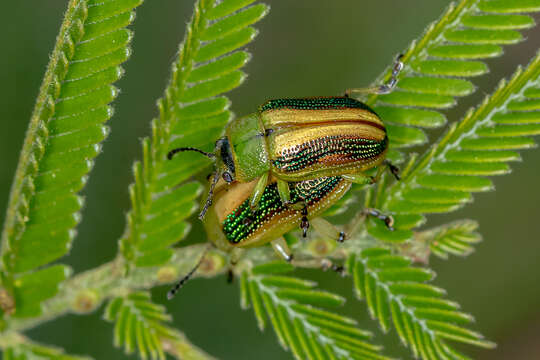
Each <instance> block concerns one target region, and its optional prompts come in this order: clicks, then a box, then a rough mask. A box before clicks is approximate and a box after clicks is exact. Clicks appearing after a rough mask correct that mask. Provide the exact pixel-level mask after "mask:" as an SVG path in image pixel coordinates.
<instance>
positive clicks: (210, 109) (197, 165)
mask: <svg viewBox="0 0 540 360" xmlns="http://www.w3.org/2000/svg"><path fill="white" fill-rule="evenodd" d="M253 2H254V0H251V1H250V0H223V1H220V2H217V1H214V0H200V1H198V2H197V3H196V4H195V12H194V15H193V18H192V20H191V22H190V23H189V24H188V27H187V33H186V37H185V39H184V41H183V43H182V45H181V46H180V51H179V57H178V59H177V61H176V62H175V63H174V65H173V68H172V79H171V82H170V84H169V86H168V87H167V89H166V90H165V95H164V97H163V98H162V99H161V100H160V101H159V103H158V106H159V111H160V115H159V117H158V118H157V119H155V120H154V121H153V122H152V139H151V140H150V139H145V140H143V160H142V163H139V162H137V163H135V165H134V167H133V172H134V174H135V183H134V184H133V185H132V186H131V187H130V195H131V201H132V207H133V210H132V211H131V212H130V214H129V216H128V231H127V232H126V235H125V236H124V238H123V239H122V240H121V244H122V254H123V255H124V257H125V258H126V259H128V260H129V261H130V262H134V263H135V264H136V265H137V266H151V265H158V264H162V263H164V262H165V261H167V260H168V259H169V258H170V256H171V255H172V252H171V249H170V246H171V245H172V244H174V243H176V242H177V241H179V240H180V239H182V238H183V237H184V236H185V235H186V233H187V232H188V230H189V228H190V226H189V224H188V223H187V222H186V221H185V219H186V218H188V217H189V216H190V215H191V214H192V213H193V212H194V211H195V210H196V209H197V204H196V198H197V197H198V195H199V194H200V192H201V191H202V189H201V186H200V185H199V184H198V183H193V182H192V183H187V184H183V185H182V186H177V185H178V184H179V183H180V182H182V181H185V180H186V179H189V178H190V177H191V176H193V175H194V174H196V173H198V172H200V171H201V170H202V169H204V168H205V167H207V166H208V164H209V163H208V161H205V160H204V159H203V158H202V157H201V156H200V155H198V154H195V155H194V154H189V153H185V154H182V155H181V156H178V157H177V158H176V159H174V160H172V161H168V160H167V158H166V154H167V152H168V151H169V150H171V149H172V148H175V147H179V146H191V147H199V148H202V149H206V150H209V151H211V150H212V146H213V144H214V142H215V140H216V139H217V138H218V137H219V135H220V134H221V131H222V129H223V127H224V125H225V124H226V122H227V121H228V120H229V119H230V118H231V112H230V111H229V110H228V108H229V100H228V99H227V98H226V97H225V96H223V95H222V94H223V93H225V92H227V91H230V90H232V89H234V88H236V87H237V86H239V85H240V84H241V83H242V82H243V81H244V78H245V74H244V73H243V72H242V71H241V70H240V68H241V67H242V66H244V65H245V64H246V62H247V61H248V60H249V58H250V55H249V53H247V52H246V51H243V50H237V49H239V48H241V47H243V46H245V45H246V44H247V43H249V42H250V41H251V40H252V39H253V38H254V37H255V35H256V33H257V32H256V30H255V29H253V28H252V27H251V26H249V25H251V24H253V23H255V22H257V21H258V20H260V19H261V18H262V17H263V16H264V15H265V14H266V13H267V10H268V8H267V6H266V5H263V4H256V5H252V6H248V5H251V4H252V3H253Z"/></svg>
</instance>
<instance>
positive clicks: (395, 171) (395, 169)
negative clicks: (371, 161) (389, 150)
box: [384, 160, 401, 181]
mask: <svg viewBox="0 0 540 360" xmlns="http://www.w3.org/2000/svg"><path fill="white" fill-rule="evenodd" d="M384 163H385V165H386V166H388V170H390V172H391V173H392V175H394V177H395V178H396V180H397V181H399V180H401V179H400V178H399V168H398V167H397V166H395V165H394V164H392V163H391V162H390V161H388V160H384Z"/></svg>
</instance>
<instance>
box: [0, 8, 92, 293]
mask: <svg viewBox="0 0 540 360" xmlns="http://www.w3.org/2000/svg"><path fill="white" fill-rule="evenodd" d="M84 5H85V1H84V0H70V2H69V4H68V8H67V11H66V14H65V16H64V20H63V21H62V25H61V28H60V33H59V34H58V37H57V38H56V44H55V46H54V50H53V52H52V55H51V57H50V60H49V64H48V65H47V70H46V72H45V76H44V77H43V82H42V83H41V86H40V89H39V93H38V96H37V101H36V105H35V106H34V110H33V112H32V117H31V118H30V124H29V126H28V130H27V131H26V135H25V138H24V142H23V148H22V150H21V155H20V156H19V161H18V163H17V170H16V171H15V179H14V181H13V184H12V186H11V191H10V195H9V201H8V208H7V211H6V218H5V221H4V227H3V230H2V249H1V250H2V254H3V255H4V254H6V253H8V252H9V251H10V246H9V243H10V239H12V238H14V237H17V236H19V235H20V234H21V233H22V232H23V231H24V224H25V223H26V222H27V221H28V218H27V217H26V214H27V213H28V203H29V201H30V199H29V196H31V194H32V192H33V191H32V190H33V188H34V184H33V176H34V175H35V174H36V173H37V170H38V164H39V160H40V159H41V157H42V156H43V154H44V146H45V143H46V141H47V137H48V132H47V130H46V127H45V125H44V124H45V123H46V122H48V121H49V119H50V118H51V117H52V115H53V114H54V100H55V96H54V95H55V94H56V96H58V92H57V90H56V89H57V88H58V87H59V83H60V82H61V81H62V77H61V75H63V76H65V71H64V72H62V71H59V70H60V69H61V68H62V67H64V66H66V63H67V61H68V59H66V57H65V50H66V47H67V48H70V47H71V48H72V47H73V43H72V40H71V38H70V37H68V31H69V30H70V28H71V27H72V26H73V25H80V24H77V23H75V24H74V23H73V22H74V20H75V19H74V17H76V15H77V13H78V11H79V10H80V8H81V6H84ZM76 20H78V21H80V19H76ZM66 45H67V46H66ZM59 75H60V76H59ZM55 90H56V91H55ZM1 266H2V271H1V274H2V275H1V279H0V280H1V281H2V283H3V285H4V286H8V287H11V286H12V285H11V284H10V283H11V280H8V276H9V275H8V274H7V271H9V266H8V265H7V264H6V263H5V262H4V261H2V263H1Z"/></svg>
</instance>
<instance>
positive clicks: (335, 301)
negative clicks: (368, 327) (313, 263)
mask: <svg viewBox="0 0 540 360" xmlns="http://www.w3.org/2000/svg"><path fill="white" fill-rule="evenodd" d="M293 269H294V268H293V266H292V265H289V264H284V263H269V264H264V265H259V266H257V267H255V268H253V269H252V271H251V273H250V274H248V273H247V272H244V273H243V274H242V277H241V281H240V289H241V298H242V307H243V308H244V309H245V308H248V307H249V306H250V305H251V306H252V307H253V310H254V312H255V316H256V318H257V323H258V325H259V328H260V329H261V330H264V328H265V327H266V325H267V323H268V320H270V323H271V324H272V327H273V329H274V332H275V333H276V335H277V337H278V340H279V343H280V344H281V346H282V347H283V348H284V349H290V350H291V352H292V353H293V355H294V357H295V358H296V359H309V360H312V359H342V358H344V359H387V358H386V357H384V356H382V355H381V354H380V350H381V347H380V346H377V345H373V344H371V343H370V342H369V340H370V338H371V336H372V335H371V333H369V332H367V331H364V330H361V329H359V328H358V327H357V326H356V324H357V323H356V321H355V320H353V319H350V318H347V317H344V316H341V315H338V314H335V313H334V312H330V311H327V310H323V309H321V307H329V306H331V307H335V306H339V305H342V304H343V302H344V301H345V299H344V298H342V297H341V296H338V295H335V294H332V293H328V292H324V291H318V290H315V289H313V287H314V286H315V285H316V284H315V283H314V282H312V281H307V280H303V279H299V278H294V277H290V276H284V275H283V273H286V272H289V271H291V270H293Z"/></svg>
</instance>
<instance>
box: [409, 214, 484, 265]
mask: <svg viewBox="0 0 540 360" xmlns="http://www.w3.org/2000/svg"><path fill="white" fill-rule="evenodd" d="M476 229H478V223H477V222H476V221H473V220H459V221H455V222H453V223H450V224H446V225H442V226H438V227H436V228H434V229H429V230H425V231H421V232H419V233H417V234H415V241H414V243H415V244H421V245H422V246H424V247H425V249H426V250H429V251H430V252H431V253H432V254H433V255H435V256H437V257H440V258H441V259H448V256H449V255H456V256H467V255H469V254H470V253H472V252H473V251H474V247H473V246H474V245H475V244H477V243H479V242H480V241H481V240H482V236H481V235H480V234H479V233H477V232H476Z"/></svg>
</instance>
